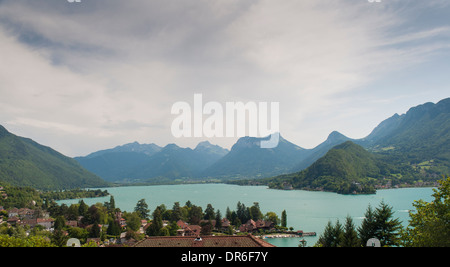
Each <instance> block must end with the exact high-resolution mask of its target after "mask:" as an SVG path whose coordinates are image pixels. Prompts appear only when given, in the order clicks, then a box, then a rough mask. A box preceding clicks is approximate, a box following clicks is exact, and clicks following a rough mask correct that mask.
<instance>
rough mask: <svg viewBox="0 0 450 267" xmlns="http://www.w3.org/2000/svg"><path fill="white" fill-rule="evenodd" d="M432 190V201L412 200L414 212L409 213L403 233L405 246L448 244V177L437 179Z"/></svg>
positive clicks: (449, 203) (449, 238) (449, 197)
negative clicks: (435, 185)
mask: <svg viewBox="0 0 450 267" xmlns="http://www.w3.org/2000/svg"><path fill="white" fill-rule="evenodd" d="M433 191H434V194H433V195H432V196H433V197H434V200H433V201H431V202H425V201H423V200H419V201H415V202H414V204H413V206H414V207H415V210H416V212H410V213H409V217H410V221H409V225H408V227H407V229H406V230H405V232H404V234H403V240H405V242H404V245H405V246H413V247H449V246H450V224H449V221H450V177H449V176H447V177H446V178H444V179H442V180H441V181H439V187H438V188H437V189H434V190H433Z"/></svg>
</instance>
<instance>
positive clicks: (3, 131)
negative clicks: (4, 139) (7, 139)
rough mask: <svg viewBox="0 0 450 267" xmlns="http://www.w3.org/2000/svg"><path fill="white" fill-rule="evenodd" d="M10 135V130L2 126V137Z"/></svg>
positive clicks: (0, 132) (0, 129)
mask: <svg viewBox="0 0 450 267" xmlns="http://www.w3.org/2000/svg"><path fill="white" fill-rule="evenodd" d="M7 134H9V132H8V130H6V128H5V127H3V126H2V125H0V137H1V136H4V135H7Z"/></svg>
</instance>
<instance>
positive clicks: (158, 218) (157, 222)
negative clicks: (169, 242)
mask: <svg viewBox="0 0 450 267" xmlns="http://www.w3.org/2000/svg"><path fill="white" fill-rule="evenodd" d="M162 228H163V222H162V215H161V210H160V208H159V207H157V208H156V209H155V211H154V212H153V220H152V222H151V225H150V226H149V227H148V228H147V234H148V235H149V236H159V235H160V234H161V229H162Z"/></svg>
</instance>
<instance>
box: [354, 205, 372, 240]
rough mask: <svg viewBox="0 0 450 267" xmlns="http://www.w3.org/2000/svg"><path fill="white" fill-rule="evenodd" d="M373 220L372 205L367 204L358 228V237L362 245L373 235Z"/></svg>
mask: <svg viewBox="0 0 450 267" xmlns="http://www.w3.org/2000/svg"><path fill="white" fill-rule="evenodd" d="M375 220H376V218H375V213H374V211H373V209H372V206H371V205H370V204H369V206H368V207H367V209H366V213H365V214H364V220H363V221H362V223H361V226H360V227H359V228H358V234H359V239H360V241H361V245H362V246H363V247H365V246H366V243H367V241H368V240H369V239H371V238H374V237H375Z"/></svg>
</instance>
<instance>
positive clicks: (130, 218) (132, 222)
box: [124, 212, 141, 232]
mask: <svg viewBox="0 0 450 267" xmlns="http://www.w3.org/2000/svg"><path fill="white" fill-rule="evenodd" d="M124 218H125V220H126V221H127V229H129V230H132V231H135V232H136V231H138V230H139V228H140V227H141V217H140V215H139V213H138V212H131V213H129V212H127V213H125V214H124Z"/></svg>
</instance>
